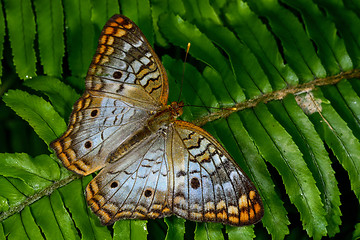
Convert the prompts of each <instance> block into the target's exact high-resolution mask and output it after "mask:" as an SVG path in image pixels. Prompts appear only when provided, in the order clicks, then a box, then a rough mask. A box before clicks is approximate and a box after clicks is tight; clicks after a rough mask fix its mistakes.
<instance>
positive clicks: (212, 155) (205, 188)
mask: <svg viewBox="0 0 360 240" xmlns="http://www.w3.org/2000/svg"><path fill="white" fill-rule="evenodd" d="M173 129H174V130H173V134H172V139H173V140H172V143H173V145H172V146H171V148H173V150H172V151H171V150H169V151H168V152H172V155H171V156H169V158H171V160H170V161H172V162H173V165H174V166H176V168H175V169H176V170H175V172H174V174H173V176H174V190H173V198H172V199H173V203H172V205H173V211H174V213H175V214H176V215H179V216H181V217H183V218H186V219H190V220H194V221H209V222H221V223H224V224H230V225H234V226H241V225H249V224H254V223H256V222H258V221H259V220H260V219H261V218H262V216H263V206H262V202H261V199H260V196H259V194H258V192H257V191H256V189H255V187H254V185H253V184H252V183H251V181H250V180H249V178H248V177H247V176H246V175H245V173H243V171H242V170H241V169H240V168H239V167H238V166H237V164H236V163H235V162H234V160H233V159H232V158H231V156H230V155H229V154H228V153H227V151H226V150H225V149H224V148H223V147H222V146H221V145H220V144H219V143H218V142H217V141H216V139H215V138H213V137H212V136H211V135H210V134H209V133H207V132H206V131H204V130H203V129H201V128H199V127H197V126H195V125H193V124H191V123H188V122H184V121H175V123H174V126H173Z"/></svg>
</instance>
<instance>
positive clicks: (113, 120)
mask: <svg viewBox="0 0 360 240" xmlns="http://www.w3.org/2000/svg"><path fill="white" fill-rule="evenodd" d="M167 98H168V82H167V77H166V72H165V69H164V67H163V65H162V64H161V62H160V60H159V58H158V57H157V56H156V54H155V53H154V51H153V50H152V48H151V47H150V45H149V43H148V42H147V40H146V38H145V37H144V35H143V34H142V33H141V31H140V29H139V28H138V27H137V26H136V25H135V24H134V23H133V22H132V21H131V20H129V19H128V18H126V17H124V16H121V15H114V16H113V17H112V18H111V19H110V20H109V21H108V22H107V23H106V25H105V26H104V28H103V30H102V33H101V36H100V39H99V45H98V48H97V51H96V54H95V56H94V58H93V60H92V63H91V65H90V68H89V71H88V75H87V77H86V91H85V93H84V94H83V96H82V97H81V98H80V99H79V100H78V101H77V102H76V103H75V105H74V107H73V112H72V114H71V117H70V121H69V125H68V130H67V131H66V132H65V133H64V134H63V135H62V136H61V137H60V138H59V139H57V140H55V141H53V142H52V143H51V147H52V148H53V149H54V150H55V152H56V154H57V156H58V157H59V159H61V161H62V162H63V164H64V166H65V167H66V168H68V169H69V170H72V171H74V172H76V173H78V174H81V175H88V174H90V173H92V172H94V171H96V170H99V169H101V168H103V169H102V170H101V171H100V173H99V174H98V175H97V176H96V177H95V178H94V179H93V180H92V181H91V182H90V183H89V185H88V186H87V187H86V198H87V202H88V204H89V206H90V207H91V209H92V210H93V211H94V212H95V213H96V214H97V215H98V216H99V218H100V220H101V222H102V224H112V223H114V222H115V221H117V220H118V219H147V218H160V217H166V216H169V215H172V214H175V215H177V216H180V217H183V218H186V219H190V220H194V221H207V222H221V223H224V224H230V225H234V226H242V225H248V224H253V223H255V222H257V221H259V220H260V219H261V217H262V215H263V206H262V202H261V199H260V196H259V194H258V192H257V190H256V189H255V187H254V186H253V184H252V183H251V182H250V180H249V179H248V177H247V176H246V175H245V174H244V173H243V172H242V170H241V169H240V168H239V167H238V166H237V165H236V163H235V161H234V160H233V159H232V158H231V156H230V155H229V154H228V153H227V152H226V150H225V149H224V148H223V147H222V146H221V145H220V144H219V143H218V142H217V141H216V140H215V138H213V137H212V136H211V135H210V134H209V133H207V132H206V131H204V130H202V129H201V128H199V127H197V126H195V125H193V124H191V123H188V122H184V121H178V120H176V117H177V116H179V115H181V113H182V107H183V104H182V103H181V104H180V103H179V104H178V103H172V104H171V105H169V106H167V105H166V103H167Z"/></svg>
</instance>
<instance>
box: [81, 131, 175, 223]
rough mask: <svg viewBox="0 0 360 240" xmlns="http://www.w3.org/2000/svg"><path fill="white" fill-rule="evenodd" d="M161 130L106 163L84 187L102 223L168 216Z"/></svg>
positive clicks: (165, 169) (164, 159)
mask: <svg viewBox="0 0 360 240" xmlns="http://www.w3.org/2000/svg"><path fill="white" fill-rule="evenodd" d="M165 146H166V143H165V138H164V136H163V134H162V133H161V132H158V133H155V134H153V135H151V136H149V137H148V138H147V139H145V140H144V141H142V142H141V143H140V145H139V146H138V147H137V148H136V149H132V150H130V151H129V152H128V153H127V154H126V155H124V156H123V158H122V159H120V160H119V161H117V162H115V163H109V164H108V165H107V166H106V167H105V168H104V169H103V170H102V171H101V172H100V173H99V174H98V175H97V176H96V177H95V178H94V179H93V180H92V181H91V182H90V183H89V185H88V186H87V187H86V199H87V202H88V204H89V206H90V207H91V209H92V210H93V212H94V213H95V214H96V215H98V217H99V218H100V221H101V223H102V224H103V225H108V224H112V223H114V222H115V221H117V220H119V219H147V218H160V217H165V216H169V215H170V214H171V210H170V209H169V206H168V204H167V203H168V195H169V194H168V191H169V188H170V186H169V181H168V180H169V173H168V163H167V160H166V154H165V148H166V147H165Z"/></svg>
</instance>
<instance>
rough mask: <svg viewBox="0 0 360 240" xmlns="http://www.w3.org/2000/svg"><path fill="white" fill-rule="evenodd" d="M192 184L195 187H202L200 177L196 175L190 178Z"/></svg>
mask: <svg viewBox="0 0 360 240" xmlns="http://www.w3.org/2000/svg"><path fill="white" fill-rule="evenodd" d="M190 185H191V187H192V188H193V189H198V188H199V187H200V181H199V179H198V178H196V177H193V178H192V179H191V180H190Z"/></svg>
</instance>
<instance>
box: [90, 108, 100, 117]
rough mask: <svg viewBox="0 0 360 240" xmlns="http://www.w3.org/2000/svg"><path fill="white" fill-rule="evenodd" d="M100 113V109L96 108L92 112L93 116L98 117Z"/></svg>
mask: <svg viewBox="0 0 360 240" xmlns="http://www.w3.org/2000/svg"><path fill="white" fill-rule="evenodd" d="M98 115H99V110H98V109H94V110H92V111H91V113H90V116H91V117H97V116H98Z"/></svg>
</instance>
